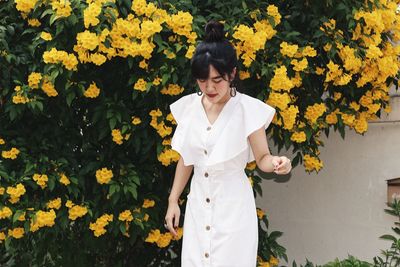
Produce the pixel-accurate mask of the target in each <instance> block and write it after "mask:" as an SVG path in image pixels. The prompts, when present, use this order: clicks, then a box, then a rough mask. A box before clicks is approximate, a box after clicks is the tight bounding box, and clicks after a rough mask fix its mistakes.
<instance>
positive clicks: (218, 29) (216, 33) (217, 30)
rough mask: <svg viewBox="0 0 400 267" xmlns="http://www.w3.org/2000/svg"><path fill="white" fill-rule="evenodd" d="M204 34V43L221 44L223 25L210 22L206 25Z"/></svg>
mask: <svg viewBox="0 0 400 267" xmlns="http://www.w3.org/2000/svg"><path fill="white" fill-rule="evenodd" d="M205 32H206V35H205V37H204V41H205V42H208V43H211V42H221V41H222V40H223V39H224V37H225V35H224V25H223V24H222V23H220V22H218V21H215V20H211V21H209V22H208V23H207V24H206V27H205Z"/></svg>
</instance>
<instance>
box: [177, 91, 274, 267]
mask: <svg viewBox="0 0 400 267" xmlns="http://www.w3.org/2000/svg"><path fill="white" fill-rule="evenodd" d="M202 97H203V96H198V95H197V94H195V93H194V94H190V95H187V96H184V97H182V98H180V99H179V100H177V101H175V102H174V103H172V104H171V105H170V109H171V113H172V115H173V116H174V118H175V120H176V122H177V124H178V125H177V127H176V130H175V133H174V135H173V138H172V142H171V145H172V149H174V150H176V151H177V152H178V153H179V154H180V155H181V157H182V159H183V162H184V165H186V166H188V165H194V175H193V177H192V180H191V182H190V193H189V195H188V201H187V204H186V209H185V219H184V225H183V228H184V230H183V244H182V267H203V266H210V267H211V266H212V267H255V266H256V265H257V245H258V223H257V213H256V206H255V201H254V196H253V191H252V187H251V184H250V182H249V180H248V178H247V176H246V173H245V171H244V169H245V167H246V164H247V162H251V161H253V160H254V155H253V152H252V150H251V147H250V144H249V141H248V136H249V135H250V134H251V133H252V132H254V131H255V130H257V129H260V128H261V127H264V129H266V128H267V127H268V125H269V124H270V123H271V121H272V118H273V116H274V114H275V109H274V108H272V107H271V106H269V105H267V104H265V103H264V102H262V101H261V100H259V99H256V98H253V97H250V96H248V95H245V94H242V93H239V92H238V93H237V95H236V96H235V97H231V98H230V99H229V101H228V102H227V103H226V104H225V106H224V107H223V109H222V111H221V112H220V114H219V115H218V117H217V119H216V121H215V122H214V123H213V124H210V122H209V121H208V118H207V115H206V112H205V110H204V108H203V105H202V103H201V99H202ZM208 127H211V129H210V130H207V128H208ZM206 175H208V176H207V177H206ZM207 199H209V202H207ZM208 227H209V229H208ZM206 253H208V257H206Z"/></svg>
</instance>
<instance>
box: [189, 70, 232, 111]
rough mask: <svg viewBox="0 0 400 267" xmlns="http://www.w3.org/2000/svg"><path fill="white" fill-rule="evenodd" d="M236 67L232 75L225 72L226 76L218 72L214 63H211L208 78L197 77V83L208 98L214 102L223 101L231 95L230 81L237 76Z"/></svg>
mask: <svg viewBox="0 0 400 267" xmlns="http://www.w3.org/2000/svg"><path fill="white" fill-rule="evenodd" d="M235 72H236V68H235V69H234V70H233V71H232V73H231V77H228V75H226V74H225V76H224V78H225V79H223V77H222V76H221V75H220V74H219V73H218V71H217V70H216V69H215V68H214V66H213V65H210V73H209V75H208V78H207V79H205V80H203V79H197V84H198V86H199V88H200V90H201V91H202V92H203V94H204V95H205V97H207V100H209V101H210V102H212V103H214V104H215V103H222V102H225V101H227V99H229V97H230V90H231V89H230V81H231V80H232V79H233V77H235Z"/></svg>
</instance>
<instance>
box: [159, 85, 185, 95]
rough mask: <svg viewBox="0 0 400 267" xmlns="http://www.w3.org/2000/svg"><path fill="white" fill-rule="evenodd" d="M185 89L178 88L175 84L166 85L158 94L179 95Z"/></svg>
mask: <svg viewBox="0 0 400 267" xmlns="http://www.w3.org/2000/svg"><path fill="white" fill-rule="evenodd" d="M184 90H185V89H184V88H183V87H180V86H179V85H177V84H168V86H167V87H164V88H163V89H161V91H160V93H161V94H163V95H179V94H181V93H182V92H183V91H184Z"/></svg>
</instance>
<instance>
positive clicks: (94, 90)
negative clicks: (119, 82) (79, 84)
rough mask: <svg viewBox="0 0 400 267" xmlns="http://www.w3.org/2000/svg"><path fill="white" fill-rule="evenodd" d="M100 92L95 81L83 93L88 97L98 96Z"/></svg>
mask: <svg viewBox="0 0 400 267" xmlns="http://www.w3.org/2000/svg"><path fill="white" fill-rule="evenodd" d="M99 94H100V89H99V88H98V87H97V85H96V83H95V82H92V83H91V84H90V85H89V87H88V88H87V89H86V90H85V92H84V93H83V95H84V96H85V97H88V98H96V97H98V96H99Z"/></svg>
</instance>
